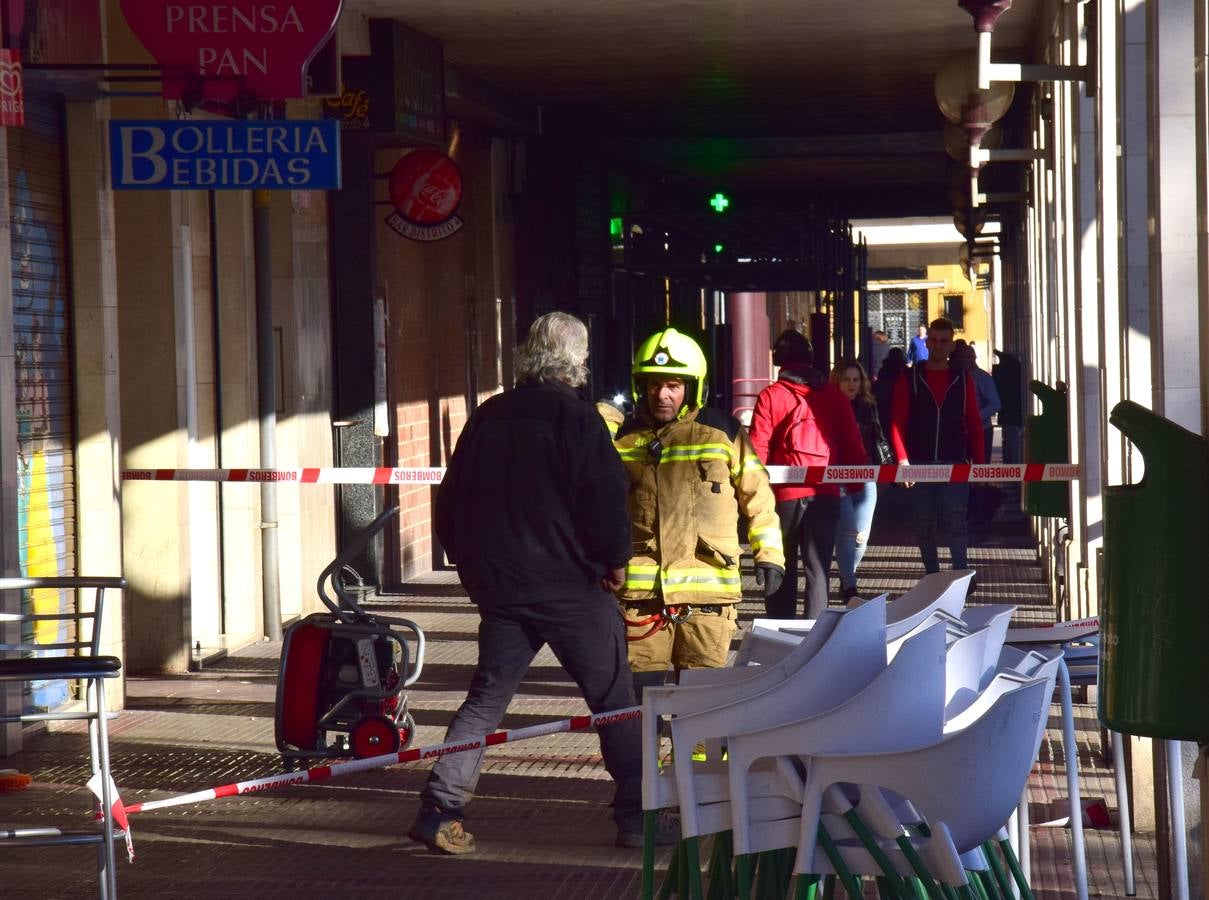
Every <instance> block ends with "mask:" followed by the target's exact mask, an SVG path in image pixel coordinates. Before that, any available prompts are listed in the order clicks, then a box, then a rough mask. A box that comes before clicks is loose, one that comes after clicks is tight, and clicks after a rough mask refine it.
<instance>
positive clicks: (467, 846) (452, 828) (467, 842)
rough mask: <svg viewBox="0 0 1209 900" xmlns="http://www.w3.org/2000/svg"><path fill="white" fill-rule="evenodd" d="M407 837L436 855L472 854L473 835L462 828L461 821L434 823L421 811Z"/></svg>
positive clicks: (447, 820)
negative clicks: (433, 851)
mask: <svg viewBox="0 0 1209 900" xmlns="http://www.w3.org/2000/svg"><path fill="white" fill-rule="evenodd" d="M407 836H408V837H409V838H411V839H412V840H413V841H415V842H416V843H417V844H425V845H426V846H427V847H428V849H430V850H435V851H436V852H437V853H448V854H451V855H453V856H459V855H461V854H463V853H473V852H474V835H473V834H471V833H470V832H468V831H467V830H466V829H465V828H463V827H462V820H461V819H446V820H445V821H444V822H439V821H434V820H433V818H432V817H431V816H426V815H425V814H424V812H423V811H422V812H421V813H420V814H419V815H418V816H416V820H415V821H414V822H412V824H411V830H410V831H408V832H407Z"/></svg>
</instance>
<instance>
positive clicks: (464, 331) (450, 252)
mask: <svg viewBox="0 0 1209 900" xmlns="http://www.w3.org/2000/svg"><path fill="white" fill-rule="evenodd" d="M400 155H401V152H400V151H398V150H383V151H380V152H379V153H378V154H377V159H376V161H375V168H376V170H377V171H379V172H386V171H389V170H390V169H391V167H392V166H393V165H394V164H395V162H396V160H398V158H399V157H400ZM455 159H456V160H457V162H458V165H459V166H460V167H461V169H462V178H463V183H464V186H465V193H464V196H463V200H462V204H461V207H460V209H459V212H458V215H459V216H460V217H461V218H462V219H463V220H464V221H465V222H466V225H465V227H463V229H462V230H461V231H459V232H458V233H456V234H454V235H453V236H451V237H449V238H446V239H444V240H442V241H437V242H434V243H429V244H424V243H418V242H413V241H409V240H407V239H405V238H403V237H400V236H399V235H398V234H396V233H395V232H394V231H393V230H391V229H390V228H389V227H388V226H387V225H386V224H385V222H384V219H385V212H384V213H383V215H382V216H381V217H380V218H379V225H378V234H377V239H378V269H379V274H380V280H381V285H382V287H383V288H384V289H385V291H386V295H387V308H388V310H389V317H390V322H389V327H388V329H387V348H388V349H387V353H388V372H389V374H388V381H389V391H390V398H389V399H390V405H391V409H392V413H393V415H392V422H391V426H392V435H391V437H390V439H389V446H388V454H393V459H391V460H390V461H391V462H392V463H393V464H394V465H399V466H432V465H445V464H446V463H447V462H448V460H449V455H450V454H451V453H452V451H453V447H454V445H455V444H456V442H457V439H458V436H459V435H460V434H461V431H462V428H463V426H464V425H465V423H466V420H467V417H468V410H469V406H470V403H471V402H473V401H472V397H473V399H474V401H477V400H481V399H483V398H485V397H486V396H489V395H490V394H491V393H494V392H495V391H496V390H498V387H499V385H498V381H499V379H498V377H497V372H496V364H495V360H496V355H497V347H496V332H497V326H496V319H497V316H499V315H500V314H501V313H500V311H499V310H500V308H501V307H500V306H499V305H497V302H496V301H497V298H501V299H503V301H504V303H505V304H506V307H507V309H506V310H504V313H503V314H505V315H507V316H508V317H509V318H510V317H511V302H512V301H511V293H510V289H508V290H504V289H502V288H501V285H500V284H499V281H500V276H499V274H498V273H499V272H501V271H505V272H507V271H511V265H510V260H509V261H506V263H505V264H504V265H497V264H496V261H495V258H494V257H495V254H499V253H501V252H508V251H507V250H502V249H501V247H510V243H509V242H506V241H500V240H498V236H497V235H496V230H497V229H501V228H504V229H506V228H507V226H504V225H501V223H499V222H498V221H497V218H496V215H495V212H496V208H497V204H496V203H494V202H493V192H494V191H495V190H496V179H494V178H493V167H492V153H491V143H490V141H489V140H488V139H486V138H484V137H481V136H478V135H475V134H474V133H473V132H471V131H469V130H463V131H462V133H461V135H460V138H459V140H458V142H457V150H456V151H455ZM377 199H378V200H380V201H382V202H383V203H385V202H386V201H387V200H388V197H387V191H386V183H385V181H383V182H382V183H381V184H380V185H379V187H378V197H377ZM381 208H382V209H383V210H388V209H389V205H386V206H383V207H381ZM472 361H473V364H472ZM392 490H393V491H395V497H393V498H391V499H392V500H393V501H394V502H397V503H398V504H399V508H400V516H399V524H398V530H397V540H396V542H395V545H394V548H393V549H394V550H395V556H394V558H393V560H388V563H389V565H390V571H389V572H388V575H387V581H388V583H389V582H390V581H391V580H392V577H393V578H395V579H397V581H399V582H402V581H405V580H406V579H407V578H409V577H411V576H413V575H416V574H419V573H423V572H428V571H431V570H432V568H433V567H434V565H437V564H440V563H441V562H442V561H443V560H442V558H441V557H440V556H439V555H438V554H437V548H436V544H435V539H434V535H433V532H432V504H433V500H434V499H435V496H436V489H435V488H431V487H424V486H419V485H417V486H405V487H399V488H397V489H392Z"/></svg>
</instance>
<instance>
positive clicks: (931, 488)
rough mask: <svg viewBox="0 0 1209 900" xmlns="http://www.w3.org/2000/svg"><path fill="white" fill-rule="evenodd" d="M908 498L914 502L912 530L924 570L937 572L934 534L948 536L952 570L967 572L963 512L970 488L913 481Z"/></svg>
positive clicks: (968, 501)
mask: <svg viewBox="0 0 1209 900" xmlns="http://www.w3.org/2000/svg"><path fill="white" fill-rule="evenodd" d="M911 496H912V499H913V500H914V502H915V528H916V533H917V536H918V539H919V555H920V557H922V558H923V562H924V571H925V572H939V571H940V558H939V557H938V555H937V551H936V540H937V532H938V531H939V532H944V533H946V534H947V535H948V538H949V552H950V553H951V554H952V555H953V568H954V569H968V568H969V564H968V561H967V559H966V551H967V550H968V549H969V538H968V537H967V536H966V510H967V508H968V507H969V505H970V486H969V485H968V484H935V483H928V482H917V483H916V484H915V486H914V487H912V488H911Z"/></svg>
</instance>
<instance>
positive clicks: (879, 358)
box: [869, 329, 890, 378]
mask: <svg viewBox="0 0 1209 900" xmlns="http://www.w3.org/2000/svg"><path fill="white" fill-rule="evenodd" d="M889 352H890V336H889V335H887V334H886V332H884V331H882V330H881V329H878V330H877V331H875V332H873V342H872V344H870V346H869V373H870V374H871V375H873V376H874V377H875V378H876V377H877V373H878V372H880V371H881V369H882V363H884V362H885V361H886V355H887V354H888V353H889Z"/></svg>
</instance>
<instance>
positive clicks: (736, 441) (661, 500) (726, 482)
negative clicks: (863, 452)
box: [615, 408, 785, 606]
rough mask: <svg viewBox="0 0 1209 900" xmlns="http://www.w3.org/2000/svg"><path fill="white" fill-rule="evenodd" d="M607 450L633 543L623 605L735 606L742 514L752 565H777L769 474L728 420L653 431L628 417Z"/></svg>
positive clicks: (686, 418) (695, 417) (698, 417)
mask: <svg viewBox="0 0 1209 900" xmlns="http://www.w3.org/2000/svg"><path fill="white" fill-rule="evenodd" d="M615 441H616V446H617V450H618V452H619V453H620V454H621V461H622V463H623V464H624V465H625V469H626V473H627V474H628V475H629V479H630V494H629V512H630V527H631V532H632V538H633V541H634V556H633V558H632V559H631V560H630V562H629V565H628V566H627V567H626V580H625V586H624V587H623V588H622V590H621V591H620V592H619V594H618V596H619V598H620V599H621V600H622V602H631V601H638V600H649V599H652V598H655V597H662V598H663V602H664V604H665V605H667V606H674V605H677V604H684V603H688V604H692V605H703V604H719V603H738V602H739V601H740V600H741V599H742V588H741V586H740V581H739V554H740V547H739V515H740V514H742V515H743V516H745V517H746V518H747V520H748V539H749V541H750V543H751V550H752V554H753V555H754V556H755V559H756V562H757V563H761V562H767V563H773V564H774V565H778V566H782V567H783V566H784V565H785V553H784V551H783V550H782V546H781V525H780V521H779V520H778V519H777V513H776V503H775V500H774V499H773V494H772V488H771V487H769V484H768V472H767V471H766V470H765V468H764V465H763V464H762V463H761V462H760V458H759V457H758V456H757V455H756V451H755V450H754V449H753V448H752V445H751V441H750V440H749V439H748V437H747V432H746V431H744V430H743V426H741V425H740V424H739V422H738V420H737V419H735V418H734V417H733V416H729V415H727V414H725V413H722V412H719V411H718V410H715V409H709V408H705V409H692V410H689V411H688V412H687V413H685V414H684V415H683V416H682V417H681V418H680V419H678V420H676V421H674V422H669V423H668V424H666V425H662V426H655V425H652V424H650V423H649V422H648V421H647V420H646V419H645V417H644V415H643V414H642V413H640V412H636V413H635V414H633V415H630V416H629V417H627V418H626V420H625V422H624V423H623V424H622V426H621V427H620V428H619V429H618V431H617V436H616V439H615Z"/></svg>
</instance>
